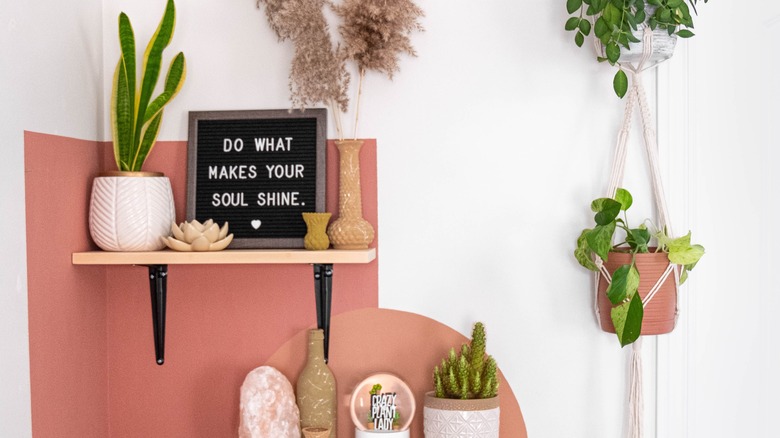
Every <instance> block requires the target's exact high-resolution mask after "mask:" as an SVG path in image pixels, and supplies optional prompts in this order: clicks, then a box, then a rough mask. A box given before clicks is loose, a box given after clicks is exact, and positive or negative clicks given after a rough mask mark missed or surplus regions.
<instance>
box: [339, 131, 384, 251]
mask: <svg viewBox="0 0 780 438" xmlns="http://www.w3.org/2000/svg"><path fill="white" fill-rule="evenodd" d="M362 146H363V140H337V141H336V147H337V148H338V150H339V217H338V219H336V220H335V221H334V222H333V223H332V224H330V227H328V236H329V237H330V241H331V242H333V247H334V248H336V249H366V248H368V245H370V244H371V242H373V241H374V227H372V226H371V224H370V223H369V222H368V221H367V220H365V219H363V202H362V199H361V197H362V193H361V189H360V148H361V147H362Z"/></svg>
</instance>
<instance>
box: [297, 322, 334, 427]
mask: <svg viewBox="0 0 780 438" xmlns="http://www.w3.org/2000/svg"><path fill="white" fill-rule="evenodd" d="M324 341H325V335H324V334H323V332H322V330H309V352H308V359H307V361H306V366H304V368H303V371H301V374H300V375H299V376H298V383H297V384H296V391H295V392H296V399H297V401H298V409H299V410H300V413H301V428H305V427H321V428H327V429H330V434H329V435H328V436H329V437H330V438H336V379H335V378H334V377H333V373H332V372H331V371H330V368H328V365H327V364H326V363H325V353H324V348H323V342H324Z"/></svg>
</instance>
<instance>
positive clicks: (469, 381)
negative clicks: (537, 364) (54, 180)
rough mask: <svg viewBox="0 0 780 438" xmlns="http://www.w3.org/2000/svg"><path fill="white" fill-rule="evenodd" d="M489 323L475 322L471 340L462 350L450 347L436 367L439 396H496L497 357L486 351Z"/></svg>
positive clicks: (436, 390)
mask: <svg viewBox="0 0 780 438" xmlns="http://www.w3.org/2000/svg"><path fill="white" fill-rule="evenodd" d="M485 343H486V336H485V326H484V325H483V324H482V323H481V322H478V323H476V324H474V330H473V332H472V334H471V344H470V345H469V344H463V345H462V346H461V348H460V354H456V353H455V348H452V349H450V354H449V356H448V357H447V358H445V359H442V361H441V365H439V366H437V367H435V368H434V370H433V386H434V392H435V395H436V397H438V398H454V399H462V400H468V399H475V398H492V397H495V396H496V395H498V376H497V375H496V371H497V370H498V367H497V366H496V361H495V359H493V357H492V356H487V355H486V354H485Z"/></svg>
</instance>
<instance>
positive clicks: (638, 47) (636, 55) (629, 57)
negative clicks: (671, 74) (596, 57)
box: [603, 4, 677, 65]
mask: <svg viewBox="0 0 780 438" xmlns="http://www.w3.org/2000/svg"><path fill="white" fill-rule="evenodd" d="M656 9H658V8H657V7H656V6H651V5H649V4H646V5H645V15H646V16H647V18H648V19H649V18H650V17H652V16H653V14H654V13H655V11H656ZM649 27H650V25H649V24H648V23H647V20H645V22H644V23H640V24H638V25H637V29H636V30H635V31H633V32H632V33H633V34H634V37H636V38H637V39H639V42H637V43H634V42H629V43H628V49H626V48H625V47H621V48H620V62H621V63H624V62H629V63H631V64H637V63H639V61H640V60H641V59H642V54H643V53H644V52H645V50H648V51H651V52H652V55H650V58H649V59H648V60H647V62H648V65H655V64H659V63H661V62H663V61H666V60H667V59H669V58H671V57H672V55H674V47H675V46H676V45H677V35H674V34H672V35H669V32H667V31H666V29H661V28H656V29H655V30H651V29H648V30H649V31H652V33H653V40H652V44H651V45H652V47H645V40H644V33H645V28H649ZM603 56H606V55H603Z"/></svg>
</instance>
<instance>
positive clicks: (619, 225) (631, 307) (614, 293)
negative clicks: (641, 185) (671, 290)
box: [574, 189, 704, 346]
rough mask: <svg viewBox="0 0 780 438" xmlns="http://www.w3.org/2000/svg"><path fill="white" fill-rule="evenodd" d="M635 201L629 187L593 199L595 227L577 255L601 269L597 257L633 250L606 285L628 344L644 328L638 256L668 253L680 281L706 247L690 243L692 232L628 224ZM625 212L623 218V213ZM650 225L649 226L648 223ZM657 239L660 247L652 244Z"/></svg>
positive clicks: (621, 337) (589, 265) (583, 236)
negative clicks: (618, 236)
mask: <svg viewBox="0 0 780 438" xmlns="http://www.w3.org/2000/svg"><path fill="white" fill-rule="evenodd" d="M632 204H633V197H632V196H631V193H629V192H628V190H625V189H617V191H616V193H615V197H614V198H599V199H596V200H594V201H593V202H592V203H591V205H590V208H591V210H593V212H594V213H596V214H595V216H594V220H595V222H596V226H595V227H593V228H587V229H585V230H583V231H582V233H580V237H579V238H578V239H577V249H576V250H574V257H575V258H576V259H577V261H578V262H579V263H580V264H581V265H582V266H584V267H585V268H588V269H590V270H591V271H596V272H598V271H599V266H598V264H596V262H595V261H594V260H595V257H598V258H600V259H601V260H602V261H604V262H606V261H607V259H608V258H609V253H610V252H624V253H630V254H631V255H632V256H634V257H632V260H631V263H630V264H626V265H622V266H620V267H618V268H617V270H615V272H614V273H613V274H612V282H611V283H610V285H609V287H608V288H607V291H606V293H607V297H608V298H609V300H610V302H611V303H612V304H613V305H614V307H613V309H612V313H611V317H612V323H613V324H614V326H615V332H616V333H617V337H618V340H619V341H620V345H621V346H626V345H628V344H630V343H632V342H634V341H636V339H637V338H638V337H639V334H640V332H641V330H642V319H643V316H644V309H643V307H642V299H641V297H640V296H639V293H638V292H637V290H638V288H639V271H638V270H637V269H636V263H635V256H636V254H640V253H649V252H651V251H655V252H665V253H667V256H668V257H669V261H670V262H672V263H674V264H676V265H681V266H682V273H681V275H680V284H682V283H683V282H685V280H686V279H687V278H688V272H689V271H690V270H692V269H693V268H694V267H695V266H696V263H698V262H699V259H701V257H702V256H703V255H704V247H703V246H701V245H693V244H691V233H690V232H688V234H686V235H685V236H682V237H678V238H672V237H669V236H668V235H667V233H666V230H665V229H658V228H657V227H655V225H654V224H652V222H651V221H649V220H646V221H645V223H642V224H641V225H640V226H639V227H637V228H631V227H630V226H629V225H628V216H627V210H628V209H629V208H630V207H631V205H632ZM621 212H623V217H622V218H621V217H620V213H621ZM646 223H649V224H650V226H651V227H650V228H648V226H647V225H646ZM617 230H622V232H623V233H624V234H625V239H624V240H623V241H622V242H620V243H618V244H616V245H612V241H613V236H614V235H615V232H616V231H617ZM652 239H655V241H656V243H657V246H656V247H655V248H653V247H651V246H650V245H651V240H652Z"/></svg>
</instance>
